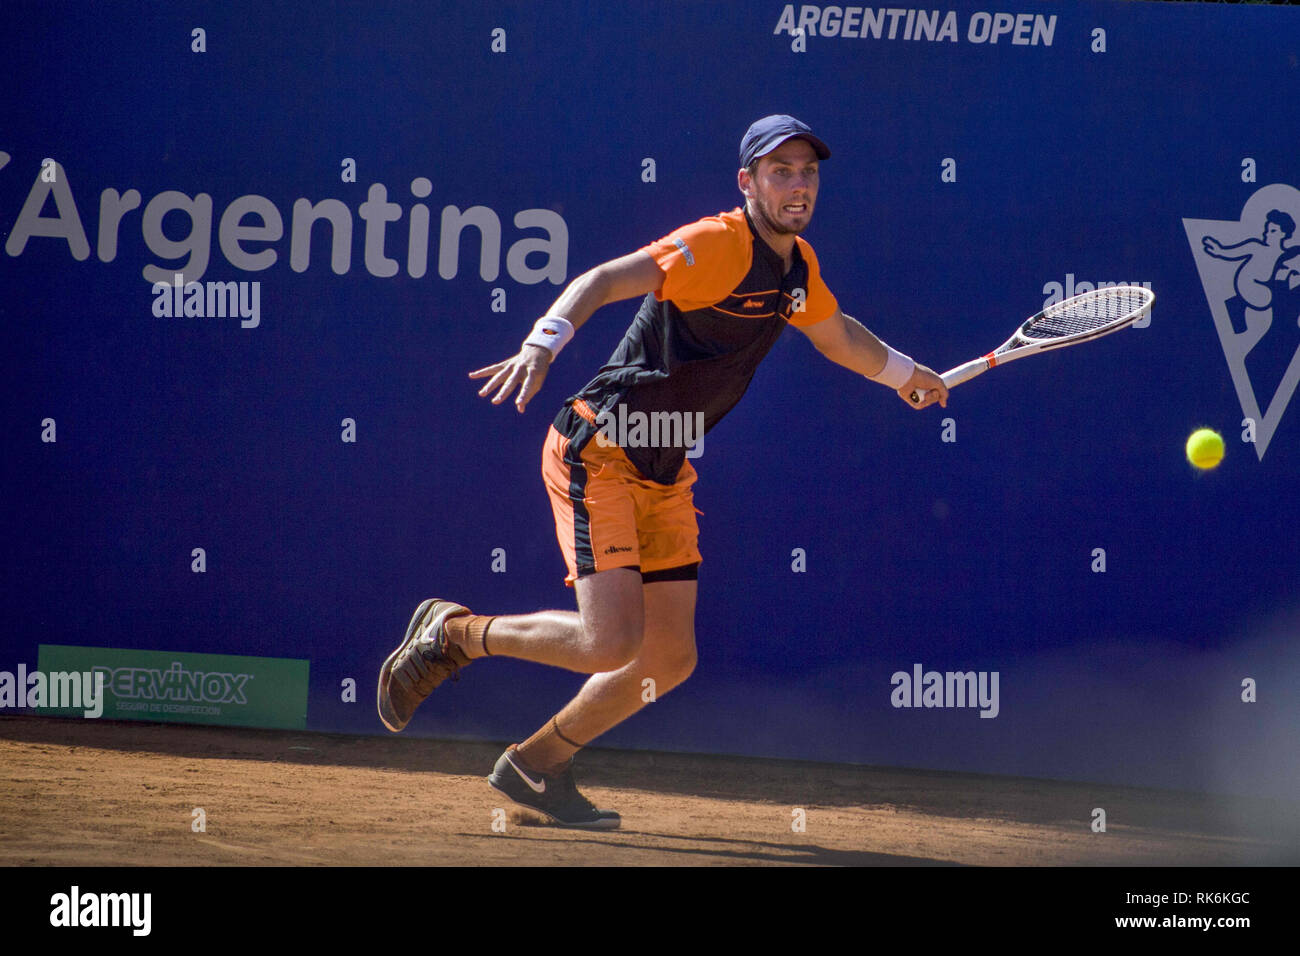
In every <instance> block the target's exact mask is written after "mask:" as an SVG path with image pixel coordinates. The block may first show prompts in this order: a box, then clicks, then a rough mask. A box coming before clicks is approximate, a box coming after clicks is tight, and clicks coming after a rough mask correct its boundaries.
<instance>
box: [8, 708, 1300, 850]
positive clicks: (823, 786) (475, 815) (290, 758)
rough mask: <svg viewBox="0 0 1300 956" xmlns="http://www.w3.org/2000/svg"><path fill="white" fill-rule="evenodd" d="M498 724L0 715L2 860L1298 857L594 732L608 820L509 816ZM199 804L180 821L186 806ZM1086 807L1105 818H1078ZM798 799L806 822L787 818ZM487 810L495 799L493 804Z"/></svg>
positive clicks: (1222, 828)
mask: <svg viewBox="0 0 1300 956" xmlns="http://www.w3.org/2000/svg"><path fill="white" fill-rule="evenodd" d="M502 747H503V745H502V744H490V743H466V742H461V741H438V740H429V739H422V738H406V737H397V736H391V737H351V736H337V735H328V734H309V733H297V732H282V731H267V730H242V729H229V728H216V727H196V726H187V725H179V724H170V725H169V724H149V723H136V722H111V721H90V720H68V719H54V718H39V717H28V716H15V717H5V718H3V719H0V865H6V866H15V865H17V866H24V865H34V866H49V865H58V866H101V865H105V866H106V865H136V864H141V865H144V864H148V865H162V866H209V865H217V866H232V865H233V866H258V865H313V864H321V865H331V866H379V865H385V866H394V865H426V866H427V865H455V866H466V865H468V866H497V865H511V864H523V865H551V864H559V865H654V866H664V865H669V866H671V865H690V866H695V865H710V866H717V865H721V866H734V865H746V866H748V865H831V866H839V865H847V866H871V865H926V864H930V865H947V864H975V865H993V866H1024V865H1036V866H1042V865H1049V866H1050V865H1102V866H1130V865H1139V866H1145V865H1162V866H1210V865H1220V866H1221V865H1228V866H1234V865H1251V864H1274V865H1276V864H1292V865H1293V864H1295V863H1297V862H1300V850H1298V849H1297V847H1300V803H1294V802H1281V801H1271V800H1255V799H1249V798H1240V797H1223V796H1206V795H1198V794H1187V793H1178V792H1174V791H1162V790H1141V789H1131V788H1122V787H1113V786H1101V785H1090V784H1079V783H1065V782H1057V781H1048V780H1033V779H1024V778H1011V777H989V776H977V775H971V774H958V773H942V772H933V771H917V770H891V769H883V768H873V767H853V766H840V765H831V764H814V763H795V762H789V761H776V760H752V759H743V758H734V757H712V756H701V755H682V754H662V753H644V752H625V751H612V750H592V751H589V752H587V753H585V754H584V755H583V756H582V758H581V759H580V763H579V768H578V781H579V785H580V786H581V787H582V788H583V789H584V791H585V792H586V793H587V794H588V795H589V796H590V797H591V798H592V799H593V800H594V801H595V802H596V803H597V804H598V805H599V806H602V807H609V808H612V809H616V810H618V811H619V812H620V813H622V815H623V827H622V829H620V830H615V831H607V832H603V833H588V832H582V831H574V830H561V829H556V828H551V827H542V826H536V825H525V823H524V822H523V821H521V820H520V819H519V818H518V817H517V815H511V816H510V817H509V819H508V822H507V823H506V826H505V832H503V833H500V832H494V830H493V811H494V809H496V808H506V807H507V806H508V805H507V804H505V803H504V801H503V799H502V798H501V797H499V796H498V795H497V794H496V793H495V791H492V790H491V789H489V788H488V786H487V784H486V782H485V781H484V777H485V776H486V774H487V773H488V771H489V770H490V769H491V767H492V764H493V762H494V761H495V760H496V758H497V756H498V755H499V754H500V752H501V750H502ZM196 807H201V808H202V809H203V810H204V812H205V815H206V832H194V831H193V830H192V829H191V824H192V821H193V819H194V817H193V811H194V809H195V808H196ZM1094 807H1104V808H1105V809H1106V813H1107V832H1105V833H1093V832H1091V830H1090V828H1089V822H1090V820H1091V812H1092V808H1094ZM796 808H800V809H803V810H804V811H805V814H806V831H805V832H802V833H799V832H794V831H792V829H791V823H792V821H793V820H794V819H795V817H794V816H793V815H792V811H793V810H795V809H796ZM498 818H499V817H498Z"/></svg>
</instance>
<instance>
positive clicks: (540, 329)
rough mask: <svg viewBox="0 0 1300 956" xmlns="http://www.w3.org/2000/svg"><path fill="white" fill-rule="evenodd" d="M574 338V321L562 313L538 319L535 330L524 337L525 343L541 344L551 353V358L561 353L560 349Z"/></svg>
mask: <svg viewBox="0 0 1300 956" xmlns="http://www.w3.org/2000/svg"><path fill="white" fill-rule="evenodd" d="M571 338H573V323H571V322H570V321H569V320H568V319H566V318H564V317H563V316H560V315H544V316H542V317H541V318H540V319H538V320H537V324H535V325H534V326H533V331H532V332H530V333H529V334H528V338H526V339H524V345H540V346H541V347H542V348H544V349H546V351H548V352H550V353H551V358H552V359H554V358H555V356H557V355H559V354H560V349H562V348H564V347H565V346H566V345H568V344H569V340H570V339H571Z"/></svg>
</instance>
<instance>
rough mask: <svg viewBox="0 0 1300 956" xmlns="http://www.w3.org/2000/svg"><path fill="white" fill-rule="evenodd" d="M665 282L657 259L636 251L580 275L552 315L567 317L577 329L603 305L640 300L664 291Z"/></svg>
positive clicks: (559, 301)
mask: <svg viewBox="0 0 1300 956" xmlns="http://www.w3.org/2000/svg"><path fill="white" fill-rule="evenodd" d="M663 281H664V274H663V272H662V271H661V270H660V268H659V265H658V264H657V263H656V262H655V260H654V259H653V258H651V256H649V255H648V254H647V253H645V252H634V253H632V254H631V255H627V256H623V257H622V258H621V259H614V260H611V261H610V262H606V263H603V264H601V265H598V266H596V268H594V269H591V270H589V271H587V272H584V273H583V274H582V275H580V276H578V278H576V279H574V280H573V281H572V282H571V283H569V287H568V288H567V289H565V290H564V292H563V293H561V295H560V297H559V298H558V299H556V300H555V304H554V305H553V306H551V310H550V314H552V315H562V316H564V317H565V318H566V319H568V320H569V322H570V323H572V325H573V327H574V328H575V329H577V328H579V327H580V326H581V325H582V324H583V323H584V322H586V321H587V320H588V319H589V318H591V316H592V315H593V314H594V313H595V312H596V310H597V309H599V308H600V307H601V306H605V305H609V304H610V303H611V302H621V301H623V300H624V299H634V298H639V297H640V296H643V295H645V294H646V293H648V292H653V291H655V290H656V289H658V288H660V286H662V285H663Z"/></svg>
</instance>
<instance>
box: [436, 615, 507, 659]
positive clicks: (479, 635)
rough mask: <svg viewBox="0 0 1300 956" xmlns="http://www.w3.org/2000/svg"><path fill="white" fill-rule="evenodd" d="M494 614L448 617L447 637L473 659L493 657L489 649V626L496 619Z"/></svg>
mask: <svg viewBox="0 0 1300 956" xmlns="http://www.w3.org/2000/svg"><path fill="white" fill-rule="evenodd" d="M496 617H497V616H496V615H494V614H461V615H459V616H458V617H451V618H448V619H447V623H446V624H445V625H444V627H446V628H447V639H448V640H449V641H451V643H453V644H455V645H456V646H457V647H459V648H460V649H461V651H463V652H464V654H465V656H466V657H468V658H470V659H471V660H473V659H474V658H476V657H491V656H492V652H491V651H489V650H488V628H490V627H491V626H492V622H493V621H494V620H496Z"/></svg>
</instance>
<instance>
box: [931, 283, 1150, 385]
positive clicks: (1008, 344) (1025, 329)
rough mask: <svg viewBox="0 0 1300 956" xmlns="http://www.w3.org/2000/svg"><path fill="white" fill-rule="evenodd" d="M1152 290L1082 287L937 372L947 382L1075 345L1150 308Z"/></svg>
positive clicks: (1114, 328) (1124, 324)
mask: <svg viewBox="0 0 1300 956" xmlns="http://www.w3.org/2000/svg"><path fill="white" fill-rule="evenodd" d="M1155 300H1156V296H1155V293H1154V292H1152V291H1151V290H1150V289H1144V288H1143V287H1142V286H1137V285H1117V286H1107V287H1106V288H1104V289H1097V290H1096V291H1094V292H1084V293H1083V294H1081V295H1076V296H1073V297H1072V298H1069V299H1065V300H1063V301H1061V302H1057V303H1054V304H1052V305H1049V306H1048V307H1047V308H1045V309H1044V310H1043V311H1042V312H1039V313H1038V314H1037V315H1036V316H1034V317H1033V318H1031V319H1028V320H1026V322H1025V324H1024V325H1022V326H1020V328H1018V329H1016V331H1015V334H1013V335H1012V336H1011V338H1009V339H1007V340H1006V341H1005V342H1003V343H1002V344H1001V345H1000V346H998V347H997V348H996V349H994V350H993V351H992V352H990V353H989V354H988V355H986V356H984V357H983V358H977V359H975V361H973V362H967V363H966V364H965V365H958V366H957V367H956V368H954V369H952V370H951V371H948V372H944V373H943V384H945V385H947V386H948V387H949V388H952V387H953V386H954V385H960V384H961V383H962V382H966V381H969V380H970V379H972V378H974V377H975V376H976V375H981V374H983V373H984V372H987V371H988V370H989V369H991V368H992V367H993V366H995V365H1005V364H1006V363H1007V362H1010V361H1012V360H1013V359H1018V358H1024V357H1025V356H1026V355H1035V354H1037V353H1038V352H1046V351H1047V350H1048V349H1059V348H1064V347H1065V346H1067V345H1078V344H1079V343H1080V342H1087V341H1090V340H1092V339H1097V338H1101V336H1103V335H1109V334H1110V333H1111V332H1118V331H1119V330H1120V329H1123V328H1127V327H1128V326H1130V325H1132V324H1133V323H1134V322H1136V321H1137V320H1138V319H1140V318H1142V316H1144V315H1147V314H1149V313H1150V312H1151V304H1152V303H1153V302H1155ZM910 398H911V399H912V403H913V404H915V405H919V404H920V403H921V402H922V401H924V399H925V395H922V394H920V393H919V392H915V391H914V392H912V394H911V396H910Z"/></svg>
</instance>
